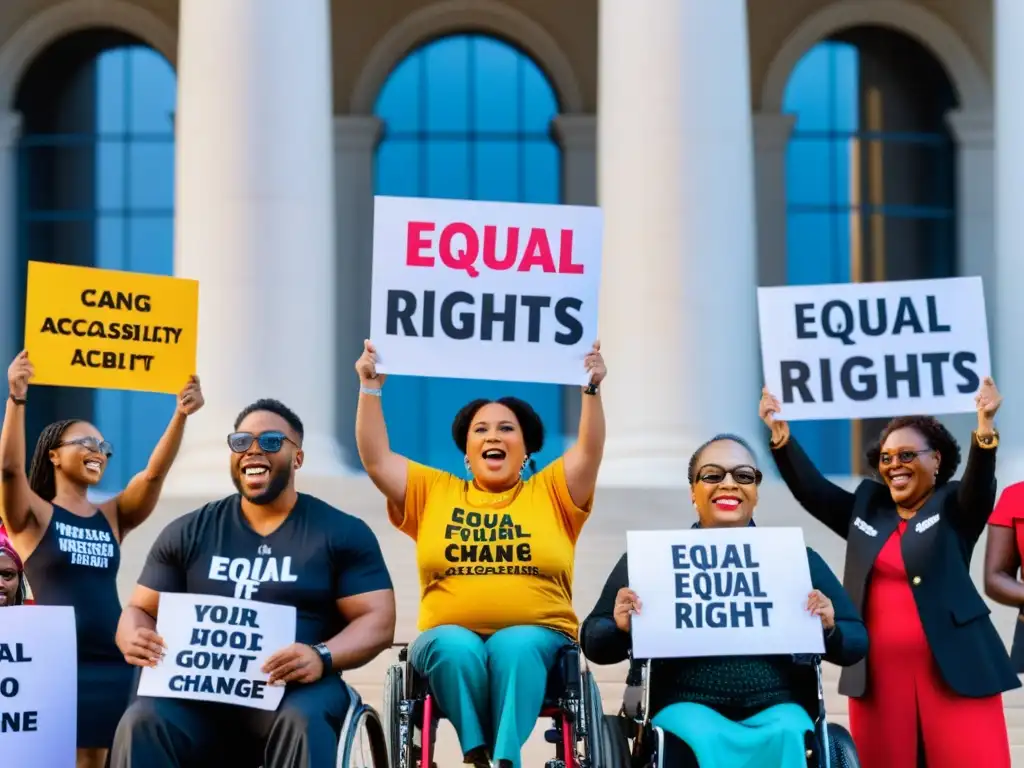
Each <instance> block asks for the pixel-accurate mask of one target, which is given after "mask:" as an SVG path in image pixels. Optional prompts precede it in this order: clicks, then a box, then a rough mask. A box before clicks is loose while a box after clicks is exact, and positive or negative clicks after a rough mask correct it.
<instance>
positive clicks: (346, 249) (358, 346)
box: [334, 115, 383, 468]
mask: <svg viewBox="0 0 1024 768" xmlns="http://www.w3.org/2000/svg"><path fill="white" fill-rule="evenodd" d="M382 129H383V123H382V121H381V120H380V118H378V117H376V116H374V115H336V116H335V118H334V194H335V206H336V207H335V210H336V219H337V229H338V242H337V265H338V267H337V290H336V295H337V307H338V311H337V318H336V320H337V326H338V337H337V342H336V349H337V370H338V373H337V376H338V378H337V381H338V390H337V398H338V400H337V402H338V419H337V430H338V435H340V442H341V445H342V447H343V451H344V454H345V457H346V458H347V459H348V461H349V463H350V464H352V466H353V468H355V466H356V465H358V462H359V459H358V456H357V454H356V451H355V417H356V400H357V398H358V394H357V387H358V378H357V377H356V373H355V370H354V369H353V365H354V364H355V361H356V358H357V357H359V354H360V352H361V351H362V348H363V339H365V338H367V337H368V336H369V335H370V289H371V278H372V271H373V270H372V267H373V192H374V154H375V152H376V150H377V144H378V142H379V141H380V137H381V131H382Z"/></svg>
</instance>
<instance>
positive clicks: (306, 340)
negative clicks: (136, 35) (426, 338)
mask: <svg viewBox="0 0 1024 768" xmlns="http://www.w3.org/2000/svg"><path fill="white" fill-rule="evenodd" d="M178 29H179V53H178V111H177V114H176V119H175V123H176V134H177V141H176V199H175V205H176V219H175V274H177V275H178V276H181V277H189V278H195V279H198V280H199V282H200V291H199V362H198V371H197V372H198V373H199V375H200V377H201V379H202V382H203V389H204V392H205V394H206V401H207V405H206V407H205V408H204V409H203V411H202V412H201V413H200V414H198V415H197V417H196V418H195V419H194V421H193V422H192V423H190V424H189V427H188V431H187V435H186V443H185V446H184V447H183V450H182V456H181V458H180V459H179V460H178V463H177V465H176V466H175V471H174V473H173V478H172V482H171V486H172V487H173V488H174V489H175V490H176V491H179V492H182V493H194V492H202V493H213V492H215V491H216V490H218V489H224V490H227V489H230V488H231V485H230V482H229V478H228V472H227V464H228V449H227V446H226V444H225V436H226V435H227V434H228V433H229V432H230V431H231V429H232V423H233V421H234V418H235V416H236V415H237V413H238V411H239V410H241V409H242V408H243V407H244V406H246V405H248V404H249V403H251V402H253V401H254V400H256V399H258V398H262V397H273V398H277V399H279V400H281V401H282V402H284V403H285V404H286V405H288V406H289V407H290V408H292V409H294V410H295V411H296V412H297V413H298V415H299V417H300V418H301V419H302V420H303V422H304V424H305V428H306V429H305V432H306V434H305V442H304V448H305V453H306V463H305V466H304V467H303V469H302V471H301V474H300V477H307V478H309V477H312V476H330V475H335V474H339V473H341V472H342V471H343V464H342V462H341V458H340V451H339V449H338V444H337V440H336V438H335V429H336V420H335V413H336V398H337V387H336V386H335V381H336V367H335V346H336V332H335V329H336V327H337V325H336V322H335V310H334V307H335V300H336V296H335V278H334V275H335V259H336V255H335V247H334V245H335V231H334V226H335V225H334V221H335V199H334V183H335V180H334V164H333V160H334V151H333V141H332V122H331V119H332V109H331V99H332V96H331V55H330V45H331V40H330V34H331V33H330V29H331V26H330V12H329V7H328V3H327V0H304V2H301V3H296V2H294V0H217V2H215V3H211V2H209V0H182V1H181V7H180V13H179V22H178Z"/></svg>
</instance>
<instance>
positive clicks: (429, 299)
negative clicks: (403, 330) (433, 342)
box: [412, 291, 437, 339]
mask: <svg viewBox="0 0 1024 768" xmlns="http://www.w3.org/2000/svg"><path fill="white" fill-rule="evenodd" d="M436 304H437V292H436V291H424V292H423V338H424V339H432V338H434V306H435V305H436ZM412 335H413V336H415V335H416V334H412Z"/></svg>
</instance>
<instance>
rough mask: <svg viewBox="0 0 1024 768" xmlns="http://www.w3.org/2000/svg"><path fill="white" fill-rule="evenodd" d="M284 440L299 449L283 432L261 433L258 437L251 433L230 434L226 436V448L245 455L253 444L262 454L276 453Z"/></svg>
mask: <svg viewBox="0 0 1024 768" xmlns="http://www.w3.org/2000/svg"><path fill="white" fill-rule="evenodd" d="M286 440H287V441H288V442H289V443H291V444H292V445H294V446H295V447H296V448H298V447H299V444H298V443H296V442H295V441H294V440H292V439H291V438H290V437H288V436H287V435H286V434H284V433H283V432H263V433H261V434H259V435H254V434H253V433H252V432H232V433H231V434H230V435H228V448H230V449H231V450H232V451H233V452H235V453H245V452H246V451H248V450H249V449H250V448H251V447H252V444H253V443H257V444H258V445H259V446H260V450H261V451H263V452H264V453H277V452H278V451H280V450H281V448H282V447H283V446H284V444H285V441H286Z"/></svg>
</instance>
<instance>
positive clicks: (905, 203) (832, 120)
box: [783, 27, 957, 474]
mask: <svg viewBox="0 0 1024 768" xmlns="http://www.w3.org/2000/svg"><path fill="white" fill-rule="evenodd" d="M955 106H956V103H955V93H954V90H953V86H952V83H951V82H950V80H949V78H948V76H947V74H946V73H945V71H944V70H943V69H942V67H941V65H940V64H939V63H938V62H937V61H936V60H935V58H934V57H933V56H932V55H931V53H930V52H928V51H927V50H925V49H924V48H923V47H922V46H921V45H920V44H918V43H917V42H915V41H913V40H911V39H909V38H907V37H906V36H904V35H902V34H899V33H897V32H894V31H892V30H889V29H884V28H881V27H858V28H855V29H851V30H848V31H846V32H843V33H842V34H840V35H836V36H834V37H833V38H832V39H830V40H827V41H825V42H822V43H820V44H818V45H817V46H815V47H814V48H813V49H811V50H810V51H809V52H808V53H807V54H806V55H805V56H804V57H803V58H802V59H801V60H800V62H799V63H798V64H797V66H796V67H795V68H794V70H793V73H792V75H791V77H790V81H789V83H788V86H787V89H786V93H785V99H784V106H783V109H784V111H786V112H789V113H793V114H795V115H796V124H795V126H794V130H793V135H792V138H791V140H790V143H789V147H788V153H787V159H786V198H787V222H786V226H787V238H788V243H787V281H788V282H789V283H790V284H794V285H796V284H799V285H813V284H819V283H843V282H867V281H876V280H908V279H922V278H931V277H950V276H953V275H955V274H956V269H957V267H956V208H955V179H954V175H953V172H954V167H955V149H954V143H953V140H952V137H951V136H950V133H949V128H948V127H947V125H946V122H945V116H946V114H947V113H948V111H949V110H951V109H953V108H954V107H955ZM883 423H884V420H878V419H871V420H867V421H862V422H854V423H851V422H848V421H831V422H801V423H799V424H794V434H795V435H797V436H798V438H799V439H800V440H801V442H802V443H803V444H805V445H806V447H807V450H808V452H809V453H810V454H811V455H812V457H813V458H814V459H815V461H816V462H817V463H818V465H819V466H820V467H821V469H822V470H823V471H825V472H828V473H834V474H851V473H854V474H862V473H864V472H865V471H866V470H867V469H868V468H867V467H864V466H863V463H862V462H863V453H864V450H863V449H864V447H865V445H866V444H867V443H868V442H869V441H871V440H873V439H874V438H875V437H876V436H877V434H878V431H879V430H880V428H881V425H882V424H883Z"/></svg>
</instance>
